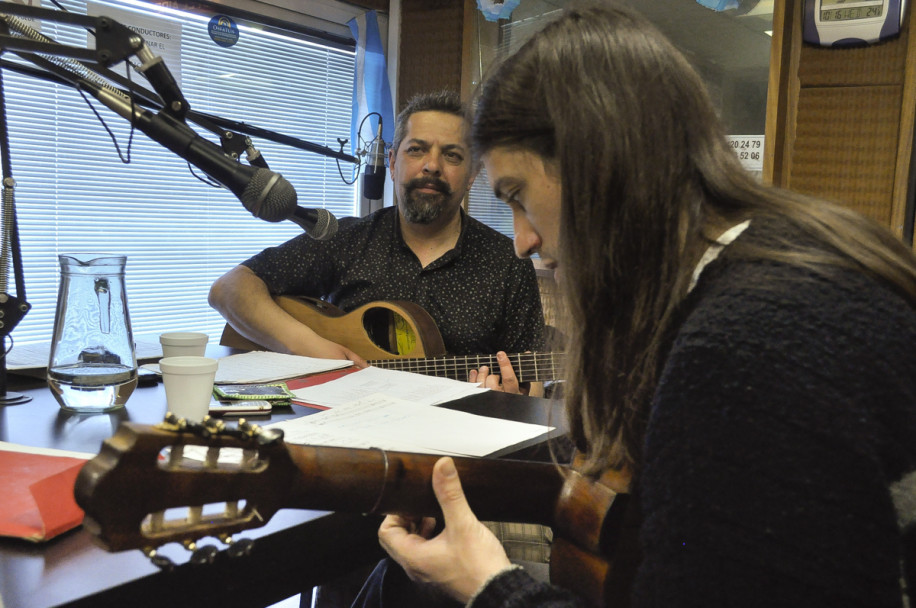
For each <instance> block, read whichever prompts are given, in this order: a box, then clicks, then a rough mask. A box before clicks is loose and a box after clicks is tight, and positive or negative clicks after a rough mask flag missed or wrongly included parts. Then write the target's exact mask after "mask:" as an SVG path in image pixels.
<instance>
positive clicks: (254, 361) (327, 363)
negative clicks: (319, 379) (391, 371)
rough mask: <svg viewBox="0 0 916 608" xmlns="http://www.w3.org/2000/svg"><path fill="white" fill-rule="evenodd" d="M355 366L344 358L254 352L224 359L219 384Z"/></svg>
mask: <svg viewBox="0 0 916 608" xmlns="http://www.w3.org/2000/svg"><path fill="white" fill-rule="evenodd" d="M351 365H353V362H352V361H346V360H343V361H342V360H340V359H315V358H314V357H300V356H298V355H285V354H283V353H271V352H267V351H252V352H250V353H241V354H238V355H229V356H228V357H222V358H221V359H220V360H219V369H217V370H216V383H217V384H245V383H252V382H274V381H277V380H286V379H287V378H297V377H299V376H307V375H308V374H317V373H319V372H327V371H331V370H332V369H343V368H344V367H350V366H351Z"/></svg>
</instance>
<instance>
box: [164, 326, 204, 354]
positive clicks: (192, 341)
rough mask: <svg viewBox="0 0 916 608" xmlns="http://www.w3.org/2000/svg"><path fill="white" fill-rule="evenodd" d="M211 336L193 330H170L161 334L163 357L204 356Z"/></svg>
mask: <svg viewBox="0 0 916 608" xmlns="http://www.w3.org/2000/svg"><path fill="white" fill-rule="evenodd" d="M209 340H210V336H208V335H207V334H202V333H198V332H193V331H170V332H166V333H164V334H160V335H159V344H161V345H162V356H163V357H183V356H186V355H187V356H192V357H203V356H204V355H205V354H206V352H207V342H208V341H209Z"/></svg>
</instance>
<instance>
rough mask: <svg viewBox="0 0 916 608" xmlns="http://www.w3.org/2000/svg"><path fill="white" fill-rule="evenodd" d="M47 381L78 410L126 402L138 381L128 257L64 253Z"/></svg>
mask: <svg viewBox="0 0 916 608" xmlns="http://www.w3.org/2000/svg"><path fill="white" fill-rule="evenodd" d="M58 258H59V260H60V290H59V291H58V294H57V315H56V316H55V317H54V336H53V338H52V340H51V355H50V360H49V362H48V384H49V386H50V387H51V391H52V392H53V393H54V397H55V398H56V399H57V401H58V403H60V406H61V407H62V408H63V409H64V410H67V411H71V412H79V413H100V412H109V411H112V410H116V409H119V408H122V407H124V404H125V403H126V402H127V398H128V397H130V394H131V393H132V392H133V391H134V388H135V387H136V386H137V358H136V352H135V350H134V339H133V334H132V332H131V328H130V315H129V314H128V312H127V293H126V291H125V289H124V266H125V264H126V262H127V257H126V256H123V255H111V254H101V253H92V254H61V255H59V256H58Z"/></svg>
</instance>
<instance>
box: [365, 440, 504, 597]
mask: <svg viewBox="0 0 916 608" xmlns="http://www.w3.org/2000/svg"><path fill="white" fill-rule="evenodd" d="M433 491H434V492H435V493H436V499H437V500H438V501H439V506H440V507H441V508H442V515H443V518H444V520H445V529H444V530H442V532H440V533H439V535H438V536H435V537H432V538H430V536H431V535H432V532H433V527H434V520H432V519H430V518H424V519H419V518H408V517H402V516H400V515H389V516H387V517H386V518H385V520H384V521H383V522H382V526H381V528H379V533H378V535H379V541H380V542H381V545H382V547H383V548H384V549H385V551H387V552H388V554H389V555H390V556H391V557H392V559H394V560H395V561H396V562H398V563H399V564H400V565H401V567H402V568H404V571H405V572H406V573H407V576H409V577H410V579H411V580H413V581H415V582H419V583H429V584H433V585H435V586H437V587H439V588H440V589H442V590H443V591H445V592H446V593H448V594H449V595H450V596H451V597H453V598H455V599H457V600H458V601H460V602H462V603H466V602H467V601H468V600H469V599H470V598H471V596H473V595H474V593H476V592H477V590H478V589H480V587H481V586H482V585H483V584H484V583H485V582H486V581H487V580H488V579H489V578H490V577H492V576H493V575H494V574H496V573H497V572H500V571H501V570H504V569H505V568H507V567H509V566H510V565H511V564H510V562H509V558H508V557H506V552H505V551H504V550H503V548H502V545H500V543H499V540H497V538H496V537H495V536H493V533H492V532H490V531H489V530H488V529H487V528H486V527H485V526H484V525H483V524H481V523H480V521H478V520H477V517H475V516H474V513H473V512H472V511H471V508H470V506H469V505H468V502H467V499H466V498H465V496H464V491H463V490H462V489H461V481H460V480H459V479H458V471H457V470H456V469H455V463H454V461H452V459H451V458H448V457H446V458H440V459H439V461H438V462H436V466H435V467H433Z"/></svg>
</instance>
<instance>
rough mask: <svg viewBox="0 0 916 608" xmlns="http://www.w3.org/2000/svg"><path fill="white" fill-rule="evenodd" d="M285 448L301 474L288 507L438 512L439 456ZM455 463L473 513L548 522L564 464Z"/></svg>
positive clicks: (460, 460) (457, 459)
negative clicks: (434, 485) (436, 479)
mask: <svg viewBox="0 0 916 608" xmlns="http://www.w3.org/2000/svg"><path fill="white" fill-rule="evenodd" d="M287 449H288V450H289V454H290V457H291V458H292V460H293V463H294V464H295V465H296V466H297V468H298V471H299V473H298V475H296V477H295V479H294V481H293V483H292V484H291V485H290V486H289V487H290V489H289V492H288V493H287V495H286V498H285V499H284V500H283V502H284V506H286V507H292V508H303V509H320V510H329V511H346V512H355V513H404V514H408V515H415V516H436V515H438V514H439V506H438V502H437V501H436V497H435V494H434V493H433V490H432V485H431V484H430V479H431V477H432V469H433V465H434V464H435V463H436V461H437V460H438V459H439V458H440V456H436V455H430V454H414V453H409V452H385V451H382V450H357V449H348V448H334V447H313V446H301V445H287ZM454 461H455V467H456V468H457V469H458V474H459V476H460V477H461V485H462V487H463V488H464V492H465V495H466V496H467V497H468V502H469V503H470V504H471V507H472V508H473V509H474V511H475V513H476V514H477V515H478V517H481V518H483V519H490V520H500V521H517V522H528V523H540V524H544V525H551V524H552V523H553V518H554V515H555V506H556V504H557V499H558V497H559V496H560V489H561V488H562V486H563V482H564V476H563V474H562V473H561V470H562V469H561V467H558V466H557V465H555V464H552V463H541V462H527V461H513V460H492V459H480V458H460V457H455V458H454ZM316 472H320V474H316ZM508 488H511V491H510V492H507V489H508Z"/></svg>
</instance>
